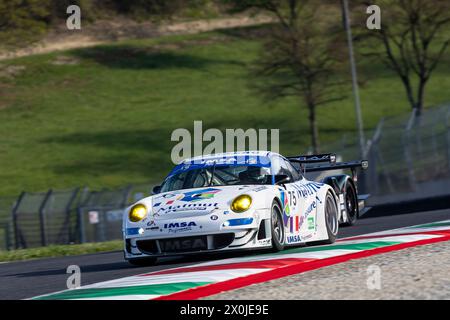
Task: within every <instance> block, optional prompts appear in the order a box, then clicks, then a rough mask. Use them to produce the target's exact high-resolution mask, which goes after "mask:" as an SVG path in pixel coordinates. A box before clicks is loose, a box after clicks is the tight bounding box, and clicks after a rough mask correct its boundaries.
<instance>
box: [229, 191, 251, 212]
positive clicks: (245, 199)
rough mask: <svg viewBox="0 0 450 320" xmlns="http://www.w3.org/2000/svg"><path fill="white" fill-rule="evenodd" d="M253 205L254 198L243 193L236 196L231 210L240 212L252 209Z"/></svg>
mask: <svg viewBox="0 0 450 320" xmlns="http://www.w3.org/2000/svg"><path fill="white" fill-rule="evenodd" d="M251 205H252V198H251V197H250V196H249V195H246V194H243V195H240V196H238V197H236V198H235V199H234V200H233V202H232V203H231V210H233V211H234V212H237V213H240V212H244V211H247V210H248V209H250V206H251Z"/></svg>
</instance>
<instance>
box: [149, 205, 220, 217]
mask: <svg viewBox="0 0 450 320" xmlns="http://www.w3.org/2000/svg"><path fill="white" fill-rule="evenodd" d="M218 205H219V204H218V203H217V202H216V203H189V204H187V203H186V204H180V205H175V206H169V207H160V208H158V210H157V211H156V212H154V214H153V216H159V215H160V214H164V213H172V212H185V211H206V210H211V211H212V210H214V209H217V206H218Z"/></svg>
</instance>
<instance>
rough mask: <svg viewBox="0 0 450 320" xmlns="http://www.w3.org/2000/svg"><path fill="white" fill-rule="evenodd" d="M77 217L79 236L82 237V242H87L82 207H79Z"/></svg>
mask: <svg viewBox="0 0 450 320" xmlns="http://www.w3.org/2000/svg"><path fill="white" fill-rule="evenodd" d="M77 217H78V237H79V238H80V243H86V230H85V228H84V219H83V208H82V207H78V208H77Z"/></svg>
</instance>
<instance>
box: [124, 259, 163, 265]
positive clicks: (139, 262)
mask: <svg viewBox="0 0 450 320" xmlns="http://www.w3.org/2000/svg"><path fill="white" fill-rule="evenodd" d="M157 260H158V258H155V257H147V258H134V259H128V263H130V264H131V265H133V266H136V267H146V266H153V265H154V264H156V261H157Z"/></svg>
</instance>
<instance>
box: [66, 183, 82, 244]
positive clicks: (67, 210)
mask: <svg viewBox="0 0 450 320" xmlns="http://www.w3.org/2000/svg"><path fill="white" fill-rule="evenodd" d="M79 191H80V188H76V189H75V190H74V191H73V193H72V195H71V196H70V199H69V201H68V202H67V205H66V219H67V221H68V225H67V236H68V238H67V239H68V240H69V243H70V242H74V241H73V234H72V219H71V217H70V211H71V210H70V208H71V207H72V204H73V203H74V201H75V199H76V198H77V195H78V192H79Z"/></svg>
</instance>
